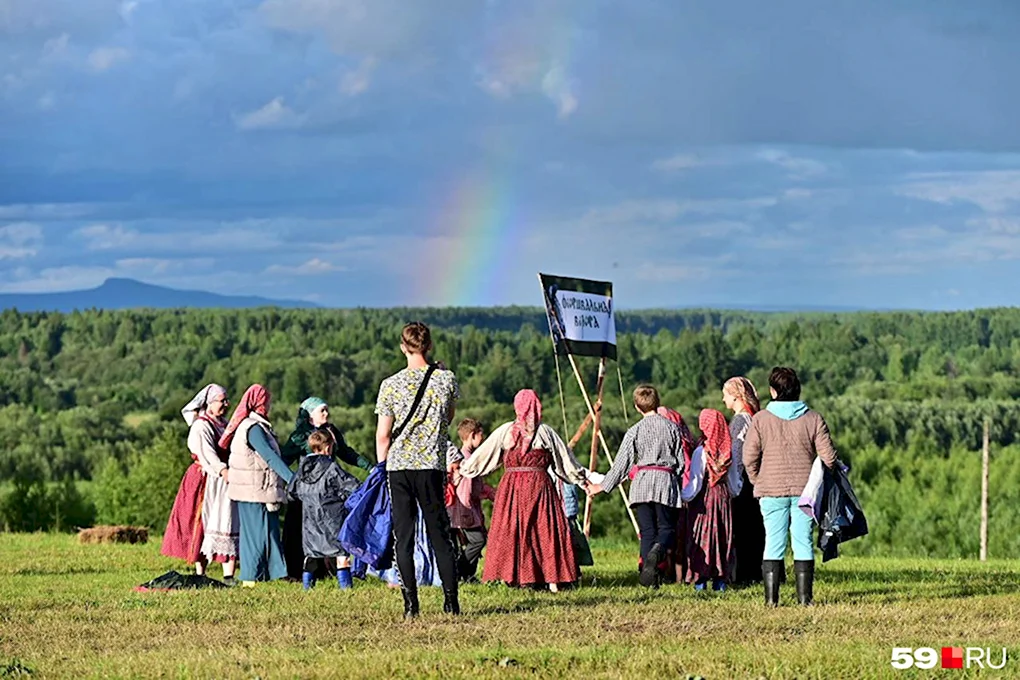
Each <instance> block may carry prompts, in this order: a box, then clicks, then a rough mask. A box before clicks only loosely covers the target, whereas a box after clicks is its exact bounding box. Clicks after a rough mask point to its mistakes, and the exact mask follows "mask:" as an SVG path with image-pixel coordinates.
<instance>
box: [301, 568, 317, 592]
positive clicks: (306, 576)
mask: <svg viewBox="0 0 1020 680" xmlns="http://www.w3.org/2000/svg"><path fill="white" fill-rule="evenodd" d="M301 585H303V586H304V589H305V590H311V589H312V588H314V587H315V572H314V571H305V572H302V573H301Z"/></svg>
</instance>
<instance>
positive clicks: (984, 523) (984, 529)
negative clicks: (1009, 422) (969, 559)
mask: <svg viewBox="0 0 1020 680" xmlns="http://www.w3.org/2000/svg"><path fill="white" fill-rule="evenodd" d="M990 429H991V427H990V423H989V421H988V418H985V436H984V441H983V442H982V446H981V561H982V562H985V561H987V560H988V448H989V444H988V440H989V430H990Z"/></svg>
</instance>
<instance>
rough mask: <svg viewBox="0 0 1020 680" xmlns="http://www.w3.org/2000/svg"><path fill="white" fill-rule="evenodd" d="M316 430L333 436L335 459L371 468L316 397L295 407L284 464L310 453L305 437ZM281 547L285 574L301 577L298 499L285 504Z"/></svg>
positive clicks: (323, 403) (299, 508)
mask: <svg viewBox="0 0 1020 680" xmlns="http://www.w3.org/2000/svg"><path fill="white" fill-rule="evenodd" d="M316 430H324V431H325V432H327V433H328V434H330V435H331V436H332V437H333V441H334V442H335V444H334V447H333V455H334V457H335V458H336V459H337V460H338V462H343V463H347V464H348V465H355V466H357V467H359V468H361V469H363V470H368V469H371V467H372V463H371V462H369V460H368V459H367V458H365V457H364V456H362V455H360V454H359V453H358V452H357V451H355V450H354V449H352V448H351V447H350V446H349V445H348V444H347V440H346V439H344V435H343V433H342V432H341V431H340V429H339V428H337V426H336V425H334V424H333V423H331V422H329V405H328V404H327V403H326V401H325V400H324V399H321V398H319V397H308V398H307V399H305V400H304V401H303V402H301V406H300V408H298V414H297V420H296V421H295V423H294V432H293V433H291V435H290V438H289V439H288V440H287V443H285V444H284V445H283V447H282V448H281V455H282V457H283V460H284V461H285V462H286V463H287V465H293V464H294V461H297V460H299V459H301V458H303V457H304V456H305V455H307V454H309V453H311V451H310V450H309V448H308V437H309V436H311V434H312V432H315V431H316ZM283 549H284V554H285V556H286V558H287V574H288V576H290V577H292V578H301V577H302V574H303V572H304V561H305V556H304V549H303V548H302V546H301V501H297V500H292V501H290V502H289V503H288V504H287V511H286V512H285V513H284V517H283ZM323 576H324V572H323V573H319V574H317V575H316V578H322V577H323Z"/></svg>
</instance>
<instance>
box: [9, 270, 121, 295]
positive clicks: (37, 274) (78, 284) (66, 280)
mask: <svg viewBox="0 0 1020 680" xmlns="http://www.w3.org/2000/svg"><path fill="white" fill-rule="evenodd" d="M115 274H116V271H115V270H114V269H112V268H110V267H80V266H67V267H48V268H46V269H42V270H39V271H35V270H27V269H19V270H18V271H16V272H15V275H16V276H17V277H18V278H17V279H16V280H14V281H4V282H2V283H0V291H2V292H5V293H53V292H59V291H65V290H82V289H85V288H95V287H96V286H98V285H100V284H101V283H102V282H103V281H105V280H106V279H108V278H110V277H111V276H114V275H115Z"/></svg>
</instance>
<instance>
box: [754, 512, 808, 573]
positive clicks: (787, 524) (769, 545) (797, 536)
mask: <svg viewBox="0 0 1020 680" xmlns="http://www.w3.org/2000/svg"><path fill="white" fill-rule="evenodd" d="M798 500H799V498H798V497H797V496H786V497H782V498H761V499H759V504H760V505H761V516H762V519H763V520H764V521H765V555H764V556H763V557H762V559H763V560H781V559H784V558H785V557H786V535H787V533H789V535H790V539H791V540H792V541H793V559H794V560H797V561H804V560H814V558H815V553H814V549H813V548H812V546H811V537H812V534H813V529H814V526H815V521H814V520H813V519H811V518H810V517H809V516H808V515H807V513H805V512H804V511H803V510H801V509H800V508H798V507H797V501H798Z"/></svg>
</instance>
